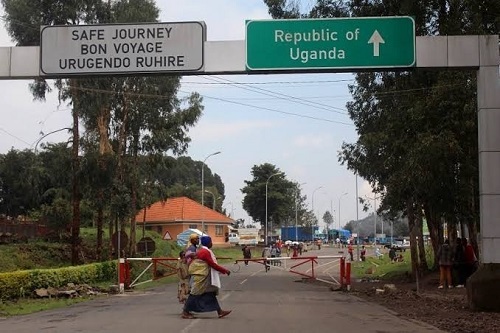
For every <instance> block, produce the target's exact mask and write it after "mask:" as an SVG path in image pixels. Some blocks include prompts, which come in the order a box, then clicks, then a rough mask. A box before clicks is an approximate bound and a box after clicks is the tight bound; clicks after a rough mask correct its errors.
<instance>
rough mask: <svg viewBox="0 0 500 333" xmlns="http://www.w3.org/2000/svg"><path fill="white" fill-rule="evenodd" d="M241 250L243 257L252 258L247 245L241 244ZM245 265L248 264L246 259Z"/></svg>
mask: <svg viewBox="0 0 500 333" xmlns="http://www.w3.org/2000/svg"><path fill="white" fill-rule="evenodd" d="M241 251H242V252H243V259H251V258H252V251H250V248H249V247H248V245H243V248H242V249H241ZM245 266H248V260H245Z"/></svg>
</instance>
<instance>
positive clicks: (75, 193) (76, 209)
mask: <svg viewBox="0 0 500 333" xmlns="http://www.w3.org/2000/svg"><path fill="white" fill-rule="evenodd" d="M70 84H71V86H72V88H71V90H72V97H73V111H72V114H73V149H72V165H73V170H72V172H73V174H72V181H73V186H72V201H73V225H72V228H71V263H72V264H73V265H77V264H78V263H79V260H78V258H79V253H80V182H79V177H80V158H79V156H78V151H79V149H78V148H79V145H80V134H79V132H78V116H79V114H78V109H79V100H78V91H77V89H76V88H77V87H76V85H77V84H79V82H78V80H71V81H70Z"/></svg>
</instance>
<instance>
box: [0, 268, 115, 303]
mask: <svg viewBox="0 0 500 333" xmlns="http://www.w3.org/2000/svg"><path fill="white" fill-rule="evenodd" d="M116 268H117V264H116V262H115V261H108V262H102V263H95V264H89V265H83V266H70V267H64V268H57V269H35V270H26V271H16V272H10V273H0V298H1V299H2V300H7V299H15V298H19V297H24V296H30V295H31V294H32V293H33V291H34V290H35V289H39V288H48V287H53V288H60V287H63V286H66V285H67V284H68V283H74V284H84V283H86V284H92V283H96V282H103V281H111V280H113V279H114V278H115V277H116V274H117V273H116Z"/></svg>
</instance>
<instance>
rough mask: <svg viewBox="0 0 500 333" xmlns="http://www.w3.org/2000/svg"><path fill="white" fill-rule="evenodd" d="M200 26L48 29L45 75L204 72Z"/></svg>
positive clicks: (44, 48) (42, 54) (43, 55)
mask: <svg viewBox="0 0 500 333" xmlns="http://www.w3.org/2000/svg"><path fill="white" fill-rule="evenodd" d="M205 30H206V29H205V23H204V22H172V23H144V24H113V25H111V24H109V25H78V26H77V25H74V26H46V27H42V29H41V51H40V57H41V59H40V72H41V74H42V75H44V76H64V75H75V74H76V75H89V74H127V73H158V72H179V73H182V72H196V71H201V70H203V66H204V64H203V44H204V42H205V40H206V32H205Z"/></svg>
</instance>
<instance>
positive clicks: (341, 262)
mask: <svg viewBox="0 0 500 333" xmlns="http://www.w3.org/2000/svg"><path fill="white" fill-rule="evenodd" d="M218 259H231V258H218ZM332 259H333V260H332ZM177 260H178V258H121V259H120V261H119V270H118V272H119V284H120V291H121V292H123V290H124V289H129V288H133V287H134V286H138V285H140V284H144V283H147V282H151V281H154V280H157V279H160V278H164V277H167V276H171V275H175V274H177V265H176V264H177ZM132 261H136V262H146V263H148V264H147V266H146V267H144V268H143V270H142V272H141V273H140V274H139V275H138V276H137V277H136V278H135V279H134V280H133V281H131V274H130V270H131V267H130V264H131V262H132ZM245 261H248V262H255V263H259V264H262V265H264V266H265V267H266V272H267V270H268V269H269V268H270V267H271V265H272V264H273V262H276V263H280V264H283V263H284V265H281V266H272V267H273V269H281V270H286V271H288V272H290V273H292V274H297V275H300V276H303V277H305V278H308V279H313V280H318V281H323V282H326V283H330V284H338V285H340V287H341V288H342V289H347V290H350V289H351V263H350V262H349V261H346V259H345V257H343V256H307V257H276V258H253V259H237V260H235V262H234V264H235V265H237V266H238V271H239V263H241V262H245ZM321 261H322V263H320V262H321ZM309 263H310V264H311V267H310V268H309V269H307V268H308V267H307V266H308V265H309ZM289 264H291V266H289ZM337 265H338V266H339V271H340V278H339V279H338V280H337V278H336V277H335V276H334V274H330V271H331V270H333V269H335V268H336V267H337ZM288 266H289V267H288ZM161 268H163V269H165V270H164V271H163V272H162V273H161V274H159V269H161ZM301 268H302V269H303V270H302V271H301V270H300V269H301ZM150 270H151V275H152V276H151V278H149V279H146V280H141V278H142V277H143V276H144V274H146V273H147V272H148V271H150ZM233 271H235V270H233ZM318 271H319V274H318ZM320 276H329V277H330V278H331V279H332V280H331V281H329V280H326V279H324V278H323V277H320Z"/></svg>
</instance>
